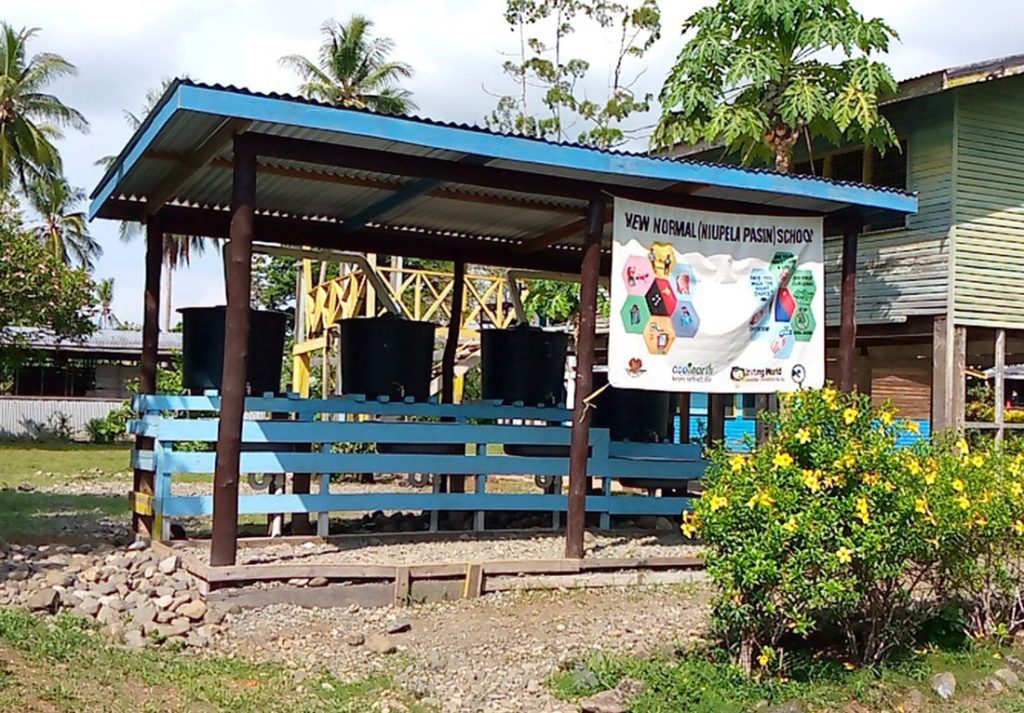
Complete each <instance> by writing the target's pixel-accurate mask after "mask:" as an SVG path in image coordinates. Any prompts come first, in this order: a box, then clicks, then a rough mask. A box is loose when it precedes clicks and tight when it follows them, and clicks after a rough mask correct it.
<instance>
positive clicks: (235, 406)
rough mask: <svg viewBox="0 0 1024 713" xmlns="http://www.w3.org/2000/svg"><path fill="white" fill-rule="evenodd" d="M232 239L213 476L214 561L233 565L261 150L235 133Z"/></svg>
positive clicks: (230, 242)
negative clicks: (257, 149)
mask: <svg viewBox="0 0 1024 713" xmlns="http://www.w3.org/2000/svg"><path fill="white" fill-rule="evenodd" d="M231 202H232V206H231V210H232V215H231V232H230V236H231V239H230V240H229V241H228V245H227V281H228V284H227V296H228V300H227V302H228V304H227V310H226V315H225V325H224V375H223V377H222V379H221V405H220V424H219V427H218V430H217V457H216V461H215V462H216V465H215V472H214V480H213V539H212V544H211V546H210V564H211V565H213V566H221V565H233V564H234V563H235V554H236V550H237V546H238V471H239V460H240V451H241V442H242V415H243V413H244V410H245V382H246V362H247V357H248V351H249V299H250V292H251V284H250V282H251V279H252V238H253V212H254V207H255V202H256V152H255V151H254V150H253V148H252V147H251V146H249V145H248V144H247V143H246V141H245V138H244V136H240V137H235V144H234V183H233V186H232V201H231Z"/></svg>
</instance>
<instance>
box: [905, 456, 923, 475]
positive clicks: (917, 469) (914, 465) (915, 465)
mask: <svg viewBox="0 0 1024 713" xmlns="http://www.w3.org/2000/svg"><path fill="white" fill-rule="evenodd" d="M907 470H909V471H910V474H911V475H920V474H921V463H920V461H918V460H917V458H911V459H910V460H909V461H907Z"/></svg>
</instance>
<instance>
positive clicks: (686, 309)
mask: <svg viewBox="0 0 1024 713" xmlns="http://www.w3.org/2000/svg"><path fill="white" fill-rule="evenodd" d="M672 329H674V330H675V332H676V336H677V337H680V338H682V339H693V338H694V337H696V336H697V330H699V329H700V315H699V314H697V309H696V308H695V307H694V306H693V303H692V302H690V301H689V300H680V301H679V306H678V307H677V308H676V310H675V311H674V312H673V313H672Z"/></svg>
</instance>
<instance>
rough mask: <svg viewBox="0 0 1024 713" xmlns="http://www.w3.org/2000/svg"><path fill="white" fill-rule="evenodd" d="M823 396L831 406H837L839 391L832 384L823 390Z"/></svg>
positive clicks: (827, 404) (826, 403)
mask: <svg viewBox="0 0 1024 713" xmlns="http://www.w3.org/2000/svg"><path fill="white" fill-rule="evenodd" d="M821 398H822V400H823V401H824V402H825V405H826V406H828V407H829V408H835V407H836V403H837V401H838V399H839V392H838V391H836V390H835V389H833V388H832V387H831V386H830V387H828V388H827V389H824V390H823V391H822V392H821Z"/></svg>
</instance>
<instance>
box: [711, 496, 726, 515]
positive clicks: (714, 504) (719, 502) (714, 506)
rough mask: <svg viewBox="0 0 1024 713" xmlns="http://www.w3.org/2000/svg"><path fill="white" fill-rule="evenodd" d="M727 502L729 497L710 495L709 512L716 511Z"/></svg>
mask: <svg viewBox="0 0 1024 713" xmlns="http://www.w3.org/2000/svg"><path fill="white" fill-rule="evenodd" d="M728 504H729V499H728V498H727V497H725V496H724V495H712V496H711V512H717V511H719V510H721V509H722V508H724V507H725V506H726V505H728Z"/></svg>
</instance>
